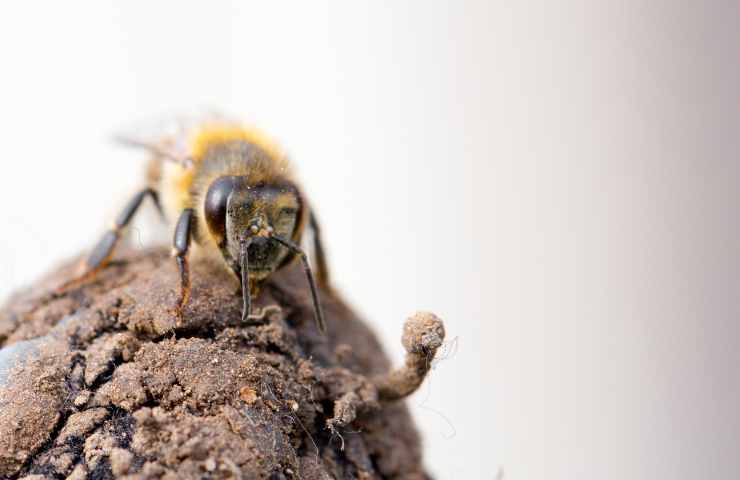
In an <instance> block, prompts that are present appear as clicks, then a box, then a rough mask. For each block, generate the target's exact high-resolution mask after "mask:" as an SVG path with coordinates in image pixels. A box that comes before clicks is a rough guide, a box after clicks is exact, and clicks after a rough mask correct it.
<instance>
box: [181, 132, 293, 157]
mask: <svg viewBox="0 0 740 480" xmlns="http://www.w3.org/2000/svg"><path fill="white" fill-rule="evenodd" d="M234 141H244V142H248V143H251V144H253V145H256V146H258V147H259V148H260V149H262V150H263V151H264V152H266V153H267V154H268V155H269V156H270V157H271V158H273V159H274V160H278V159H282V158H283V157H284V154H283V152H282V150H281V149H280V147H279V146H278V145H277V143H275V141H273V140H272V139H271V138H270V137H268V136H267V135H266V134H264V133H263V132H261V131H259V130H257V129H256V128H253V127H248V126H243V125H234V124H231V123H210V124H206V125H203V126H201V127H200V128H198V129H197V130H196V131H195V132H194V134H193V135H192V137H191V139H190V145H189V150H190V157H191V158H192V160H193V162H195V163H198V162H200V161H201V160H202V159H203V158H204V157H205V155H206V153H207V152H208V150H209V149H210V148H211V147H213V146H215V145H222V144H225V143H231V142H234Z"/></svg>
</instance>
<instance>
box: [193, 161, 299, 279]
mask: <svg viewBox="0 0 740 480" xmlns="http://www.w3.org/2000/svg"><path fill="white" fill-rule="evenodd" d="M300 210H301V198H300V195H299V193H298V190H297V189H296V188H295V187H294V186H293V185H292V184H289V183H285V184H256V185H250V184H249V182H248V179H247V177H243V176H225V177H220V178H218V179H216V180H215V181H214V182H213V183H212V184H211V186H210V187H209V190H208V193H207V195H206V199H205V205H204V213H205V217H206V218H205V220H206V223H207V227H208V229H209V231H210V233H211V235H213V237H214V239H215V240H216V242H217V244H218V246H219V248H220V250H221V253H222V255H223V256H224V259H225V260H226V263H227V264H228V265H229V266H230V267H231V268H232V270H233V271H234V273H236V274H237V276H241V263H240V255H241V247H242V245H244V244H245V243H247V244H248V249H247V253H248V263H249V270H250V276H252V277H254V278H257V279H262V278H264V277H266V276H268V275H269V274H270V273H271V272H272V271H274V270H275V269H276V268H277V267H278V266H280V265H281V263H282V262H283V260H284V259H285V257H286V256H287V255H288V253H289V252H288V250H287V249H286V248H285V247H284V246H282V245H281V244H279V243H278V242H274V241H270V239H269V237H270V236H271V235H272V234H275V235H279V236H281V237H283V238H292V237H293V234H294V232H295V229H296V228H297V225H298V219H299V215H300Z"/></svg>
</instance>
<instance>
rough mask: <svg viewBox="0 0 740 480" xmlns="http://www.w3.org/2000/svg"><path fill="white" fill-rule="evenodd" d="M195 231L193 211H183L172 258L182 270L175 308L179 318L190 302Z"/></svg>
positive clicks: (178, 222) (177, 228) (173, 244)
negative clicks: (192, 250) (191, 244)
mask: <svg viewBox="0 0 740 480" xmlns="http://www.w3.org/2000/svg"><path fill="white" fill-rule="evenodd" d="M192 230H193V209H192V208H187V209H185V210H183V211H182V213H181V214H180V218H179V219H178V220H177V226H176V227H175V236H174V238H173V240H172V256H173V257H175V260H176V261H177V267H178V268H179V270H180V297H179V299H178V301H177V305H176V306H175V313H176V315H177V316H182V312H183V310H184V308H185V307H186V306H187V304H188V302H189V301H190V263H189V262H188V251H189V250H190V239H191V237H192Z"/></svg>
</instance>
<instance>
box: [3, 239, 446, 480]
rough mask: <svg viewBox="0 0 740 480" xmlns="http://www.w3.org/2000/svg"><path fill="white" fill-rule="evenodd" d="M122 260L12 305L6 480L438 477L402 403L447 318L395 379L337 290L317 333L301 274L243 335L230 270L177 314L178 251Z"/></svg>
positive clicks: (6, 320)
mask: <svg viewBox="0 0 740 480" xmlns="http://www.w3.org/2000/svg"><path fill="white" fill-rule="evenodd" d="M122 258H123V260H120V261H117V262H115V263H114V264H112V265H111V266H109V267H108V268H107V269H106V270H105V271H104V272H103V273H101V274H100V276H99V277H98V278H96V279H95V281H93V282H91V283H89V284H87V285H84V286H82V287H80V288H78V289H75V290H71V291H68V292H65V293H64V294H55V293H53V292H54V289H55V287H56V286H57V285H59V284H61V283H62V282H64V281H65V280H67V279H68V278H70V276H71V275H72V269H73V265H70V266H67V267H63V268H61V269H60V270H58V271H56V272H54V273H52V274H51V275H49V276H47V277H46V278H45V279H43V280H42V281H41V282H39V283H38V284H36V285H34V286H33V287H32V288H30V289H28V290H26V291H25V292H20V293H18V294H16V295H14V296H13V297H12V298H11V299H10V300H9V301H8V302H7V304H6V305H5V307H4V308H3V309H2V310H0V346H1V347H3V348H1V349H0V478H9V479H18V478H24V479H29V480H30V479H34V480H40V479H63V478H69V479H85V478H90V479H107V478H127V479H149V478H163V479H176V478H177V479H179V478H185V479H187V478H240V479H294V478H295V479H299V478H300V479H328V478H360V479H376V478H388V479H396V478H398V479H423V478H428V477H427V475H426V474H425V472H424V470H423V466H422V461H421V448H420V441H419V436H418V434H417V432H416V430H415V428H414V425H413V424H412V421H411V419H410V417H409V414H408V411H407V409H406V407H405V406H404V404H403V403H402V402H399V401H398V400H399V399H401V398H403V397H404V396H406V395H408V394H409V393H411V392H412V391H413V390H415V389H416V388H417V387H418V386H419V384H420V383H421V381H422V380H423V378H424V375H425V374H426V372H427V370H428V367H429V364H430V361H431V359H432V357H433V356H434V353H435V351H436V348H437V347H439V345H440V344H441V343H442V340H443V338H444V329H443V326H442V324H441V322H440V321H439V319H437V318H436V317H434V316H433V315H432V314H426V313H420V314H416V315H415V316H413V317H411V318H410V319H409V320H408V321H407V322H406V324H405V327H404V331H403V344H404V347H405V348H406V350H407V352H408V354H407V358H406V363H405V365H403V366H402V367H401V368H399V369H398V370H395V371H391V368H390V367H391V366H390V364H389V361H388V359H387V357H386V355H385V354H384V353H383V350H382V348H381V346H380V345H379V343H378V341H377V340H376V338H375V336H374V335H373V333H372V332H371V331H370V330H369V329H368V328H367V326H366V325H365V324H363V323H362V321H360V320H359V319H358V318H357V316H356V315H355V314H354V313H353V312H352V311H350V310H349V309H348V308H347V306H346V305H345V304H344V303H343V302H342V301H341V299H339V298H338V296H337V295H336V294H335V293H334V292H332V291H331V290H329V289H323V290H322V292H321V293H322V304H323V308H324V311H325V314H326V320H327V327H328V334H327V336H322V335H320V334H319V333H318V331H317V330H316V327H315V325H314V323H313V310H312V306H311V303H310V299H309V297H308V296H307V290H306V285H305V278H304V277H303V275H302V272H301V270H300V268H299V267H298V268H289V269H286V270H284V271H281V272H278V273H276V274H275V275H274V276H273V277H272V278H271V279H270V281H269V283H268V284H267V285H265V288H264V289H263V291H262V292H261V294H260V297H259V298H258V299H257V303H256V305H255V307H256V308H257V309H259V308H261V307H264V306H267V305H278V306H279V307H280V309H279V311H273V312H272V313H271V314H269V315H267V316H266V319H265V322H264V323H263V324H259V325H243V324H242V323H241V321H240V317H241V315H240V313H241V312H240V310H241V303H240V302H241V301H240V297H239V295H238V294H236V292H238V285H237V284H236V282H235V281H234V280H233V279H231V278H230V277H229V276H228V275H226V274H225V273H223V272H221V271H220V270H218V269H214V268H212V267H210V266H209V265H207V264H199V263H196V264H194V265H193V297H192V301H191V304H190V306H189V307H188V309H187V310H186V312H185V314H184V315H183V317H182V318H181V319H178V318H177V317H176V316H174V315H173V314H172V312H171V310H170V309H171V307H172V305H174V302H175V297H176V289H177V285H178V283H177V281H178V280H177V273H176V269H175V266H174V262H172V260H171V259H170V258H169V257H168V256H167V255H166V253H165V252H164V251H162V250H151V251H146V252H138V253H129V254H126V255H124V256H122ZM400 330H401V326H400V322H399V332H400Z"/></svg>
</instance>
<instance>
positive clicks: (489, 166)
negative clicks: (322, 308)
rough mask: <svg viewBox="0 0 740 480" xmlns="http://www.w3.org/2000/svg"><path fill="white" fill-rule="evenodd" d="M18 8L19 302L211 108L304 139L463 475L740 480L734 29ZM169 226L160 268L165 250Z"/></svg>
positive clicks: (8, 189) (324, 195)
mask: <svg viewBox="0 0 740 480" xmlns="http://www.w3.org/2000/svg"><path fill="white" fill-rule="evenodd" d="M545 3H546V5H545V6H543V5H541V4H540V2H494V1H491V2H485V1H478V2H475V1H469V2H452V1H450V2H438V1H436V2H429V1H426V2H421V1H415V2H339V1H337V2H331V3H329V4H326V3H323V2H269V3H268V2H220V1H215V2H156V3H155V2H144V1H127V2H113V1H97V2H84V3H82V2H51V1H49V2H23V3H18V2H16V3H13V4H4V5H3V6H2V7H0V59H2V63H0V72H1V76H0V132H2V136H1V137H0V138H1V139H2V144H1V145H0V154H2V160H1V164H2V167H3V170H2V172H3V173H2V178H3V180H4V182H3V184H2V188H0V224H1V225H2V232H3V234H2V235H0V246H1V247H2V248H1V249H0V291H1V292H2V293H3V294H4V293H7V292H9V291H10V290H11V289H13V288H14V287H17V286H19V285H22V284H24V283H27V282H30V281H31V280H32V279H33V278H34V277H36V276H37V275H39V274H40V273H41V272H43V271H44V270H45V269H47V268H48V267H49V266H50V265H52V264H54V263H57V262H59V261H61V260H62V259H64V258H65V257H67V256H69V255H72V254H75V253H77V252H78V251H79V250H80V249H82V248H85V247H87V246H89V245H90V244H91V243H92V242H93V241H94V240H95V239H96V238H97V235H98V234H99V233H100V232H101V230H102V228H104V226H105V225H106V224H107V223H108V221H109V219H110V217H111V215H113V214H114V213H115V212H116V210H117V209H118V208H119V206H120V204H121V203H122V202H123V201H125V199H126V198H127V196H128V195H129V194H130V193H131V192H132V191H133V190H134V189H136V188H137V187H138V186H139V185H140V178H141V173H142V170H143V157H142V156H141V155H139V154H137V153H136V152H130V151H124V150H117V149H116V148H114V147H112V146H111V145H110V144H109V143H107V138H108V136H109V135H110V134H111V133H113V132H114V131H115V130H116V129H117V128H119V127H126V126H128V125H131V124H135V123H136V122H139V121H147V120H149V119H151V118H152V117H156V116H159V115H161V114H166V113H167V112H177V111H182V110H190V109H193V108H199V107H209V106H213V107H217V108H221V109H223V110H225V111H227V112H232V113H234V114H237V115H241V116H244V117H245V118H247V119H249V120H252V121H253V122H255V123H256V124H258V125H260V126H262V127H263V128H264V129H266V130H267V131H269V132H271V133H272V134H273V135H274V136H276V137H277V138H278V139H279V140H281V141H282V142H283V144H284V145H285V146H286V148H287V150H288V151H289V152H290V154H291V155H292V157H293V158H294V160H295V163H296V165H297V167H298V169H299V171H300V173H301V177H302V178H303V180H304V181H305V185H306V188H307V191H308V193H309V194H310V196H311V199H312V200H313V201H314V203H315V205H316V206H317V208H318V212H319V214H320V217H321V219H322V220H323V223H324V229H325V232H326V237H327V239H328V247H329V252H330V257H331V264H332V268H333V270H334V273H335V278H336V280H337V282H338V283H339V285H340V286H341V290H342V292H344V293H345V294H346V296H347V297H348V298H349V299H350V300H351V302H352V304H354V305H355V306H356V307H357V308H358V309H359V310H360V311H362V312H363V314H364V315H365V317H366V318H367V320H368V321H369V322H370V323H371V324H372V325H373V326H374V328H375V330H376V331H377V332H378V333H379V334H380V335H381V336H382V339H383V340H384V342H385V344H386V345H387V348H388V351H389V352H390V353H391V354H392V356H393V358H394V360H395V361H396V362H399V361H401V358H402V349H401V346H400V343H399V341H398V338H399V333H400V329H401V325H402V322H403V319H404V318H405V316H406V315H408V314H410V313H411V312H413V311H414V310H415V309H429V310H433V311H435V312H437V313H438V314H439V315H440V316H442V317H443V318H444V319H445V320H446V322H447V328H448V332H449V336H450V338H451V339H452V338H456V339H457V342H456V348H455V347H454V345H451V346H450V348H449V351H448V352H447V355H446V359H444V360H443V361H441V362H439V363H438V364H437V365H436V369H435V370H434V372H433V373H432V375H431V378H430V381H429V382H427V383H426V384H425V385H424V387H423V389H422V390H421V391H420V392H419V393H417V394H416V395H415V396H414V397H413V398H411V400H410V405H411V407H412V409H413V412H414V415H415V417H416V419H417V421H418V423H419V425H420V428H421V431H422V433H423V435H424V439H425V445H426V449H425V452H426V462H427V465H428V467H429V469H430V471H432V472H433V473H434V474H435V475H436V476H437V477H438V478H442V479H445V478H458V479H463V478H483V479H493V478H495V477H496V476H498V477H499V478H500V477H502V476H503V477H504V478H511V479H545V478H546V479H556V478H557V479H560V478H562V479H573V478H583V479H592V478H602V479H607V478H608V479H624V478H630V479H656V478H672V479H684V478H685V479H695V478H712V479H734V478H738V477H739V476H740V456H738V455H737V447H738V437H739V434H738V432H739V431H740V413H739V412H738V405H740V391H739V390H738V387H740V379H739V376H738V372H737V367H736V365H737V364H738V360H740V355H739V354H738V347H739V337H740V332H739V330H740V327H738V315H737V314H738V310H739V309H738V285H739V283H738V282H739V280H740V262H739V261H738V253H739V251H738V244H739V243H738V242H739V241H740V229H739V228H738V218H737V217H738V213H739V209H738V207H737V203H738V198H739V195H738V191H737V190H738V187H739V186H740V166H739V164H738V160H737V152H738V146H739V145H738V144H739V143H740V140H738V139H739V138H740V131H738V126H739V123H740V122H739V120H740V113H739V112H740V108H739V107H738V105H739V103H738V100H740V99H739V98H738V93H737V92H738V86H739V85H740V78H739V77H740V75H739V74H738V66H737V65H738V59H739V56H738V54H739V53H740V35H739V34H738V31H739V30H738V28H737V25H738V21H740V16H739V15H738V6H737V2H710V3H701V4H700V3H698V2H695V5H694V6H679V5H678V3H676V2H667V1H656V2H641V1H628V2H616V1H615V2H586V1H584V2H575V1H566V2H545ZM152 218H154V216H153V215H144V218H143V220H142V221H141V222H138V223H137V228H136V229H135V230H134V232H133V236H134V239H135V244H138V242H139V241H141V242H147V241H151V239H152V238H156V237H157V235H155V234H153V232H156V231H157V230H156V229H155V228H153V227H149V226H148V224H147V220H151V219H152Z"/></svg>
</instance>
